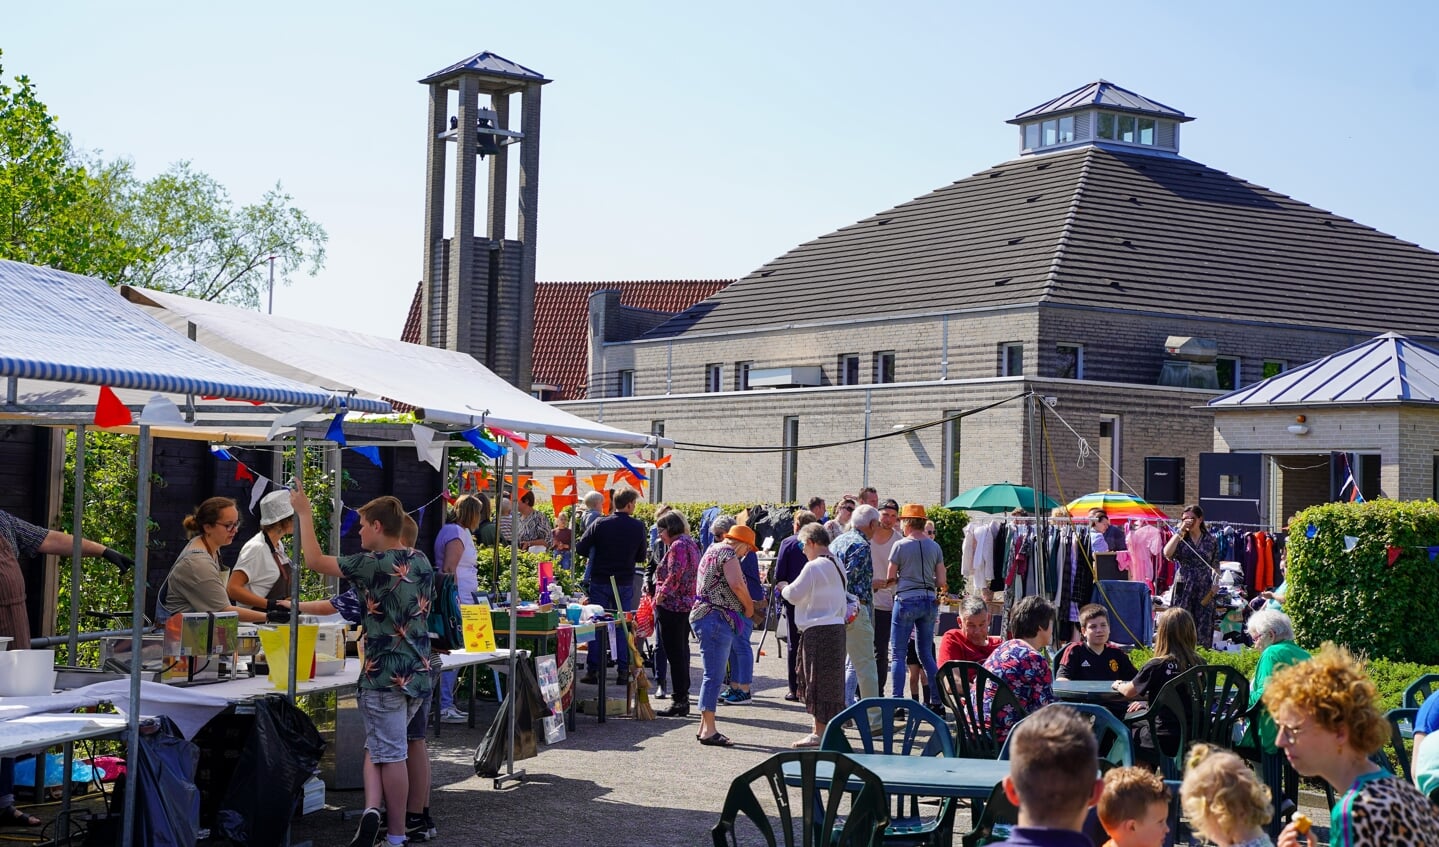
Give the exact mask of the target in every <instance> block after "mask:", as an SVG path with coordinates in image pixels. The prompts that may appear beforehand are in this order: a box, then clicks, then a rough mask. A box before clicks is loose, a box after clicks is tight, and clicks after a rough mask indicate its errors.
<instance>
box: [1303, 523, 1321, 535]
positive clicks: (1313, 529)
mask: <svg viewBox="0 0 1439 847" xmlns="http://www.w3.org/2000/svg"><path fill="white" fill-rule="evenodd" d="M1318 534H1319V527H1317V526H1315V525H1314V524H1310V525H1309V526H1306V527H1304V537H1305V538H1313V537H1314V536H1316V535H1318Z"/></svg>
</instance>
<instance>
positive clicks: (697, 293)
mask: <svg viewBox="0 0 1439 847" xmlns="http://www.w3.org/2000/svg"><path fill="white" fill-rule="evenodd" d="M732 282H734V280H732V279H677V280H633V281H626V282H539V283H536V284H535V356H534V381H535V382H536V383H543V384H545V385H558V386H559V387H560V391H559V393H558V394H556V395H555V396H552V397H549V398H547V399H551V400H578V399H581V398H583V397H584V396H585V388H586V385H585V384H586V381H587V379H588V373H587V371H588V369H589V352H588V349H587V348H588V346H589V340H588V337H587V332H588V325H589V302H590V295H591V294H594V293H595V292H596V291H605V290H608V289H613V288H618V289H619V291H620V305H622V306H630V307H632V308H636V309H649V310H652V311H656V312H683V311H684V310H685V309H688V308H689V307H691V306H693V305H695V304H696V303H698V302H700V301H701V300H704V299H705V298H706V297H709V296H710V295H712V294H714V293H716V292H718V291H719V290H720V289H722V288H724V287H725V286H727V285H729V284H730V283H732ZM423 289H424V283H423V282H421V283H420V284H419V285H417V286H415V297H414V299H413V300H411V301H410V312H409V314H408V315H407V316H406V317H405V328H404V331H403V333H402V334H401V335H400V339H401V340H403V341H408V342H410V343H412V344H419V343H421V341H420V292H421V291H422V290H423Z"/></svg>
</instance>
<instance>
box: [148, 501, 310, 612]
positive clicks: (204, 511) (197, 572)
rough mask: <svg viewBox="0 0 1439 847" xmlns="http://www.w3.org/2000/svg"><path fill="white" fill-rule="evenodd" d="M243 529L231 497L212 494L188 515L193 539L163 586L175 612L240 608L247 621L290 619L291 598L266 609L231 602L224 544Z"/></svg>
mask: <svg viewBox="0 0 1439 847" xmlns="http://www.w3.org/2000/svg"><path fill="white" fill-rule="evenodd" d="M239 529H240V510H239V509H237V508H236V507H235V501H234V500H231V499H230V498H229V497H211V498H210V499H208V500H206V501H205V502H203V503H201V504H200V505H199V506H197V507H196V508H195V511H193V512H191V513H190V514H189V515H187V516H186V517H185V531H186V532H188V533H190V543H189V544H186V545H185V549H184V550H182V551H181V552H180V558H178V559H176V560H175V564H174V566H173V567H171V568H170V574H169V576H167V577H165V583H164V584H163V585H162V586H160V602H161V604H163V605H164V607H165V609H166V610H167V611H169V612H170V614H172V615H178V614H181V613H182V612H239V613H240V620H241V621H242V622H246V623H264V622H265V621H267V620H268V621H270V622H272V623H286V622H288V621H289V620H290V606H289V601H288V600H287V601H284V602H283V604H282V605H277V606H276V608H275V609H274V610H273V611H270V612H262V611H259V610H257V609H249V608H245V607H243V606H236V605H234V604H232V603H231V602H230V595H229V593H228V592H226V590H225V580H224V577H223V576H221V574H222V571H223V568H222V566H221V565H220V548H221V547H225V546H227V545H228V544H230V542H232V541H234V540H235V533H236V532H238V531H239Z"/></svg>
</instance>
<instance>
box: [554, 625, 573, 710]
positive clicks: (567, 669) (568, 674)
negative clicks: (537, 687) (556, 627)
mask: <svg viewBox="0 0 1439 847" xmlns="http://www.w3.org/2000/svg"><path fill="white" fill-rule="evenodd" d="M570 633H571V630H570V628H569V627H561V629H560V637H559V639H558V640H557V641H556V642H555V658H556V659H557V660H558V662H559V666H560V692H561V696H560V705H561V706H562V707H563V708H565V709H568V708H569V707H570V700H571V698H573V697H574V693H575V644H574V637H573V636H572V635H571V634H570Z"/></svg>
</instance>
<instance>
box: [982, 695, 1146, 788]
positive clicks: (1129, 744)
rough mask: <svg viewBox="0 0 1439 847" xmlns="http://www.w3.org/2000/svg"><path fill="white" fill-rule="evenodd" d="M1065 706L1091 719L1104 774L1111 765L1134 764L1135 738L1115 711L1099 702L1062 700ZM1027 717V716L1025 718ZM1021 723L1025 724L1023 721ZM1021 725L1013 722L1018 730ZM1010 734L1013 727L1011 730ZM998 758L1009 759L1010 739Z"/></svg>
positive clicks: (1101, 769) (1100, 765) (1011, 734)
mask: <svg viewBox="0 0 1439 847" xmlns="http://www.w3.org/2000/svg"><path fill="white" fill-rule="evenodd" d="M1057 705H1060V706H1063V707H1065V708H1066V709H1073V710H1074V711H1076V712H1079V713H1080V714H1081V715H1084V716H1085V717H1086V718H1089V722H1090V724H1091V725H1092V726H1093V727H1094V740H1095V741H1096V742H1098V744H1099V770H1100V772H1101V773H1105V772H1108V771H1109V770H1110V769H1111V768H1120V767H1128V766H1130V765H1132V764H1134V740H1133V738H1132V737H1131V736H1130V734H1129V727H1127V726H1125V725H1124V721H1121V720H1120V719H1119V718H1117V717H1115V716H1114V713H1113V712H1111V711H1109V709H1107V708H1105V707H1104V706H1101V705H1099V704H1098V703H1059V704H1057ZM1025 720H1028V718H1025ZM1019 723H1024V721H1020V722H1019ZM1018 728H1019V724H1015V725H1014V729H1018ZM1009 734H1010V736H1011V737H1012V736H1013V735H1014V730H1013V729H1012V730H1010V732H1009ZM999 758H1001V759H1008V758H1009V739H1008V738H1006V739H1004V747H1003V748H1001V749H1000V751H999Z"/></svg>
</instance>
